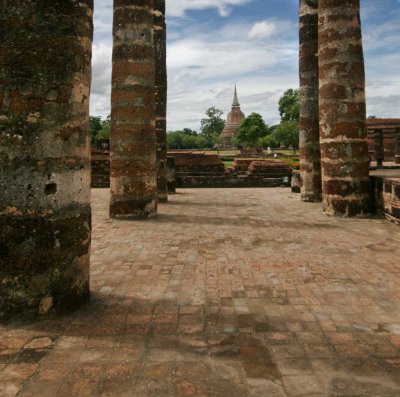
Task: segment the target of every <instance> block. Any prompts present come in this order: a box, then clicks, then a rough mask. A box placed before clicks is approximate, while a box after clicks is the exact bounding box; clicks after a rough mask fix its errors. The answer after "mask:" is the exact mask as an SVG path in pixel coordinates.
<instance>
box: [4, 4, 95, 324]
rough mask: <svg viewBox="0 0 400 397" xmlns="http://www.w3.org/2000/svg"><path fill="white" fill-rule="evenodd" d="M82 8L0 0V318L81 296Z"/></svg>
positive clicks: (89, 10)
mask: <svg viewBox="0 0 400 397" xmlns="http://www.w3.org/2000/svg"><path fill="white" fill-rule="evenodd" d="M92 17H93V1H90V0H86V1H75V0H52V1H17V0H8V1H2V2H0V196H1V197H0V283H1V287H0V318H1V317H6V316H8V315H10V314H12V313H17V312H18V313H20V312H31V313H38V312H39V313H44V312H46V311H48V310H49V309H50V308H51V307H55V308H73V307H75V306H77V305H79V304H80V303H81V302H82V301H83V300H85V299H86V298H87V297H88V296H89V259H90V258H89V255H90V236H91V211H90V140H89V96H90V82H91V52H92V34H93V26H92Z"/></svg>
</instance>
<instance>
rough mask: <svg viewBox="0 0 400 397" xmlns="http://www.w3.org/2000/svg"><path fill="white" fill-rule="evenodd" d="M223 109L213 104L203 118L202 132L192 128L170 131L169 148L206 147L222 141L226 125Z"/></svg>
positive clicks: (168, 135) (168, 137)
mask: <svg viewBox="0 0 400 397" xmlns="http://www.w3.org/2000/svg"><path fill="white" fill-rule="evenodd" d="M222 115H223V112H222V110H219V109H217V108H216V107H215V106H212V107H211V108H209V109H208V110H207V111H206V117H205V118H203V119H202V120H201V128H200V132H197V131H194V130H192V129H190V128H184V129H183V130H178V131H169V132H168V134H167V144H168V148H169V149H206V148H212V147H214V146H215V145H216V144H218V143H219V142H220V135H221V132H222V131H223V129H224V127H225V120H223V119H222Z"/></svg>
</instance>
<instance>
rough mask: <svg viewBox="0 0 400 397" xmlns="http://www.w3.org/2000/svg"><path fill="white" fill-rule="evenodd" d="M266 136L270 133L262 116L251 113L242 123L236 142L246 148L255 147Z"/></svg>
mask: <svg viewBox="0 0 400 397" xmlns="http://www.w3.org/2000/svg"><path fill="white" fill-rule="evenodd" d="M268 134H270V132H269V129H268V126H267V125H266V124H265V122H264V120H263V118H262V116H261V115H260V114H258V113H252V114H250V116H247V117H246V118H245V119H244V120H243V121H242V123H241V125H240V129H239V134H238V136H237V137H236V141H237V142H238V143H241V144H245V145H248V146H256V145H257V144H260V139H261V138H263V137H264V136H266V135H268Z"/></svg>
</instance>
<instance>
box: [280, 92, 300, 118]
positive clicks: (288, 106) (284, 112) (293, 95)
mask: <svg viewBox="0 0 400 397" xmlns="http://www.w3.org/2000/svg"><path fill="white" fill-rule="evenodd" d="M279 113H280V115H281V120H282V121H297V122H298V121H299V119H300V91H299V90H294V89H293V88H290V89H288V90H286V91H285V92H284V93H283V96H282V97H281V98H280V99H279Z"/></svg>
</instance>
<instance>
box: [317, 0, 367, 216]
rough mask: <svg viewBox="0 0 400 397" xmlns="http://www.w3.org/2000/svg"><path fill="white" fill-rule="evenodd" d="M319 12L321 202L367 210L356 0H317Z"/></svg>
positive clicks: (347, 210)
mask: <svg viewBox="0 0 400 397" xmlns="http://www.w3.org/2000/svg"><path fill="white" fill-rule="evenodd" d="M318 13H319V32H318V41H319V79H320V94H319V114H320V141H321V164H322V185H323V187H322V189H323V206H324V210H325V211H326V212H327V213H328V214H331V215H342V216H355V215H359V214H364V213H368V212H369V211H370V206H369V156H368V144H367V129H366V110H365V72H364V57H363V48H362V38H361V22H360V0H319V10H318Z"/></svg>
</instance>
